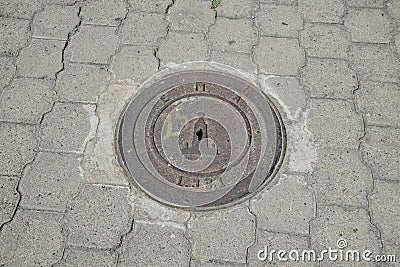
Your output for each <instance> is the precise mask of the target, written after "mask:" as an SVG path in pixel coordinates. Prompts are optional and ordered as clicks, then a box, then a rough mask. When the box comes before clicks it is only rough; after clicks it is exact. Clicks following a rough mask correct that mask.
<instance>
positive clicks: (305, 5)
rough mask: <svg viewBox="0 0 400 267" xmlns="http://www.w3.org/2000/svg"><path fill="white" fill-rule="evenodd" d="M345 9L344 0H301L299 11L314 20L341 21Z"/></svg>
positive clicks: (325, 21) (324, 21)
mask: <svg viewBox="0 0 400 267" xmlns="http://www.w3.org/2000/svg"><path fill="white" fill-rule="evenodd" d="M345 10H346V7H345V5H344V1H342V0H299V11H300V12H301V13H303V15H304V17H305V18H306V19H309V20H311V21H312V22H323V23H340V22H341V21H342V16H343V15H344V14H345Z"/></svg>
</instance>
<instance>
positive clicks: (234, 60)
mask: <svg viewBox="0 0 400 267" xmlns="http://www.w3.org/2000/svg"><path fill="white" fill-rule="evenodd" d="M211 60H212V61H215V62H218V63H222V64H225V65H229V66H231V67H233V68H235V69H238V70H240V71H244V72H246V73H250V74H254V75H256V74H257V65H256V64H255V63H254V62H253V59H252V56H251V55H249V54H238V53H231V52H223V51H212V52H211Z"/></svg>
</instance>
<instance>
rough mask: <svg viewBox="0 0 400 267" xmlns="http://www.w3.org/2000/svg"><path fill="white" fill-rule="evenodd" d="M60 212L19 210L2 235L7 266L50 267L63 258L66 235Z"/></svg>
mask: <svg viewBox="0 0 400 267" xmlns="http://www.w3.org/2000/svg"><path fill="white" fill-rule="evenodd" d="M62 218H63V215H62V214H60V213H50V212H38V211H28V210H19V211H17V213H16V215H15V217H14V219H13V220H12V221H11V222H10V223H9V224H7V225H5V226H4V227H3V230H2V231H1V232H0V259H1V264H3V265H4V266H37V267H40V266H51V265H52V264H54V263H56V262H57V261H58V260H60V259H61V257H62V251H63V243H64V236H63V231H62Z"/></svg>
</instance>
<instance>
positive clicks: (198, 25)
mask: <svg viewBox="0 0 400 267" xmlns="http://www.w3.org/2000/svg"><path fill="white" fill-rule="evenodd" d="M209 6H210V3H208V2H205V1H201V0H195V1H190V2H188V1H184V0H183V1H182V0H181V1H179V0H178V1H176V2H175V4H174V5H173V6H172V7H171V8H170V9H169V11H168V13H169V14H168V20H169V21H170V22H171V26H170V27H171V30H174V31H189V32H202V33H205V32H207V30H208V27H209V26H210V25H211V24H212V23H213V22H214V20H215V11H213V10H212V9H210V8H209Z"/></svg>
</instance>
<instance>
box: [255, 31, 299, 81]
mask: <svg viewBox="0 0 400 267" xmlns="http://www.w3.org/2000/svg"><path fill="white" fill-rule="evenodd" d="M254 56H255V62H256V63H257V64H258V65H259V67H260V71H261V72H262V73H266V74H279V75H297V74H298V72H299V69H300V68H301V67H302V66H303V65H304V64H305V55H304V50H303V49H302V48H301V47H300V45H299V41H298V40H296V39H288V38H272V37H261V38H260V43H259V44H258V46H257V47H256V48H255V51H254Z"/></svg>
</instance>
